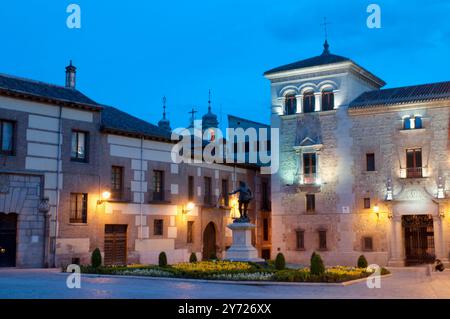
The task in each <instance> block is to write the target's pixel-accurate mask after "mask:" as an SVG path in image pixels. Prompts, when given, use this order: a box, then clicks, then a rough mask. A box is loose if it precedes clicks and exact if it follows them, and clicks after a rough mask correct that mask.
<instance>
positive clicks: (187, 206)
mask: <svg viewBox="0 0 450 319" xmlns="http://www.w3.org/2000/svg"><path fill="white" fill-rule="evenodd" d="M194 208H195V204H194V203H193V202H189V203H187V204H185V205H183V209H182V210H181V213H183V215H186V214H189V213H190V212H192V211H193V210H194Z"/></svg>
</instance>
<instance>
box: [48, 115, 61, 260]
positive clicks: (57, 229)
mask: <svg viewBox="0 0 450 319" xmlns="http://www.w3.org/2000/svg"><path fill="white" fill-rule="evenodd" d="M58 124H59V126H58V146H57V154H56V161H57V162H56V212H55V222H56V225H55V238H54V241H53V247H52V248H53V262H52V266H53V267H56V239H57V238H58V237H59V223H58V213H59V202H60V196H61V193H60V190H59V188H60V185H59V178H60V174H61V142H62V141H61V134H62V106H59V115H58ZM49 225H50V229H51V216H50V223H49Z"/></svg>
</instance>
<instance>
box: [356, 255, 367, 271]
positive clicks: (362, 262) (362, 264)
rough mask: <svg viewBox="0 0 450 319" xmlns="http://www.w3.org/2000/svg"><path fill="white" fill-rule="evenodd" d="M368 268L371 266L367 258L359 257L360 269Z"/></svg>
mask: <svg viewBox="0 0 450 319" xmlns="http://www.w3.org/2000/svg"><path fill="white" fill-rule="evenodd" d="M367 266H369V263H368V262H367V259H366V257H364V255H361V256H359V258H358V268H367Z"/></svg>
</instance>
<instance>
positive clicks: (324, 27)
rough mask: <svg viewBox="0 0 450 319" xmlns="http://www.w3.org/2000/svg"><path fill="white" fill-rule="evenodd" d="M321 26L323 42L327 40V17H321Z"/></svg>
mask: <svg viewBox="0 0 450 319" xmlns="http://www.w3.org/2000/svg"><path fill="white" fill-rule="evenodd" d="M320 25H321V26H323V31H324V33H325V41H327V40H328V25H330V23H329V22H327V17H323V23H321V24H320Z"/></svg>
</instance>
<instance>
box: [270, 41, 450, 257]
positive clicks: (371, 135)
mask: <svg viewBox="0 0 450 319" xmlns="http://www.w3.org/2000/svg"><path fill="white" fill-rule="evenodd" d="M265 76H266V78H268V79H269V80H270V82H271V90H272V121H271V122H272V123H271V124H272V127H276V128H279V129H280V149H279V151H280V152H279V154H280V170H279V172H278V173H277V174H275V175H273V176H272V208H273V209H272V227H273V229H274V230H277V231H274V232H273V236H272V245H273V253H274V254H276V253H277V252H283V253H284V254H285V255H286V258H287V260H288V261H290V262H293V263H302V264H308V263H309V259H310V256H311V254H312V252H313V251H319V252H320V254H321V255H322V257H323V258H324V261H325V263H327V264H329V265H334V264H346V265H355V264H356V260H357V258H358V256H360V255H362V254H364V255H365V256H366V258H367V259H368V261H369V263H376V264H379V265H387V264H388V265H405V264H417V263H425V262H432V261H433V260H434V259H436V258H437V259H440V260H442V261H444V262H448V258H449V248H450V233H449V231H450V228H449V227H450V219H449V218H450V216H449V215H450V213H449V208H448V199H447V198H448V183H447V182H446V181H447V180H448V176H447V175H448V174H449V156H448V136H449V119H450V118H449V113H448V110H449V106H450V84H449V82H444V83H433V84H426V85H419V86H413V87H404V88H394V89H381V87H382V86H384V85H385V83H384V81H383V80H381V79H380V78H378V77H376V76H375V75H373V74H372V73H370V72H369V71H367V70H365V69H364V68H362V67H361V66H359V65H357V64H356V63H355V62H353V61H352V60H350V59H348V58H345V57H341V56H338V55H334V54H332V53H330V51H329V46H328V43H325V45H324V51H323V53H322V54H321V55H319V56H316V57H313V58H310V59H306V60H302V61H299V62H295V63H292V64H288V65H285V66H282V67H278V68H275V69H273V70H270V71H268V72H266V73H265Z"/></svg>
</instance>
